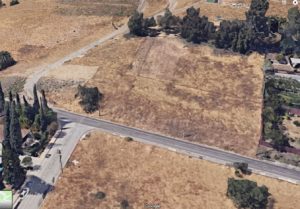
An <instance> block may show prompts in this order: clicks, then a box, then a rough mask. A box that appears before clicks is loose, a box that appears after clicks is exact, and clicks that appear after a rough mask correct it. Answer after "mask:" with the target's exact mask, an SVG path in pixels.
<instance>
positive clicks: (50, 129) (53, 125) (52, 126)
mask: <svg viewBox="0 0 300 209" xmlns="http://www.w3.org/2000/svg"><path fill="white" fill-rule="evenodd" d="M57 129H58V124H57V122H56V121H54V122H52V123H50V125H49V126H48V127H47V132H48V133H49V135H50V136H53V135H54V134H55V132H56V131H57Z"/></svg>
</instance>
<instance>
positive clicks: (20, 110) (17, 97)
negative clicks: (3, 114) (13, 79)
mask: <svg viewBox="0 0 300 209" xmlns="http://www.w3.org/2000/svg"><path fill="white" fill-rule="evenodd" d="M16 104H17V105H16V111H17V113H18V114H19V116H20V115H21V114H22V107H21V101H20V96H19V94H18V93H16Z"/></svg>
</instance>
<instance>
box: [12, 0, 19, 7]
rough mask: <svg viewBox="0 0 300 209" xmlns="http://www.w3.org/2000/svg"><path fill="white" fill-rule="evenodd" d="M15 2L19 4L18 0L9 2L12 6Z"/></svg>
mask: <svg viewBox="0 0 300 209" xmlns="http://www.w3.org/2000/svg"><path fill="white" fill-rule="evenodd" d="M17 4H19V1H18V0H12V1H11V2H10V6H14V5H17Z"/></svg>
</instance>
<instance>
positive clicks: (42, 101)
mask: <svg viewBox="0 0 300 209" xmlns="http://www.w3.org/2000/svg"><path fill="white" fill-rule="evenodd" d="M41 93H42V98H41V106H42V107H43V109H44V110H45V111H47V110H49V107H48V102H47V99H46V95H45V91H44V90H43V89H42V90H41Z"/></svg>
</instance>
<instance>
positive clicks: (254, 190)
mask: <svg viewBox="0 0 300 209" xmlns="http://www.w3.org/2000/svg"><path fill="white" fill-rule="evenodd" d="M269 195H270V193H269V191H268V188H267V187H266V186H257V183H256V182H254V181H250V180H245V179H242V180H235V179H233V178H229V179H228V188H227V196H228V197H229V198H231V199H232V200H233V202H234V203H235V205H236V206H237V207H238V208H249V209H265V208H266V207H267V204H268V197H269Z"/></svg>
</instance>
